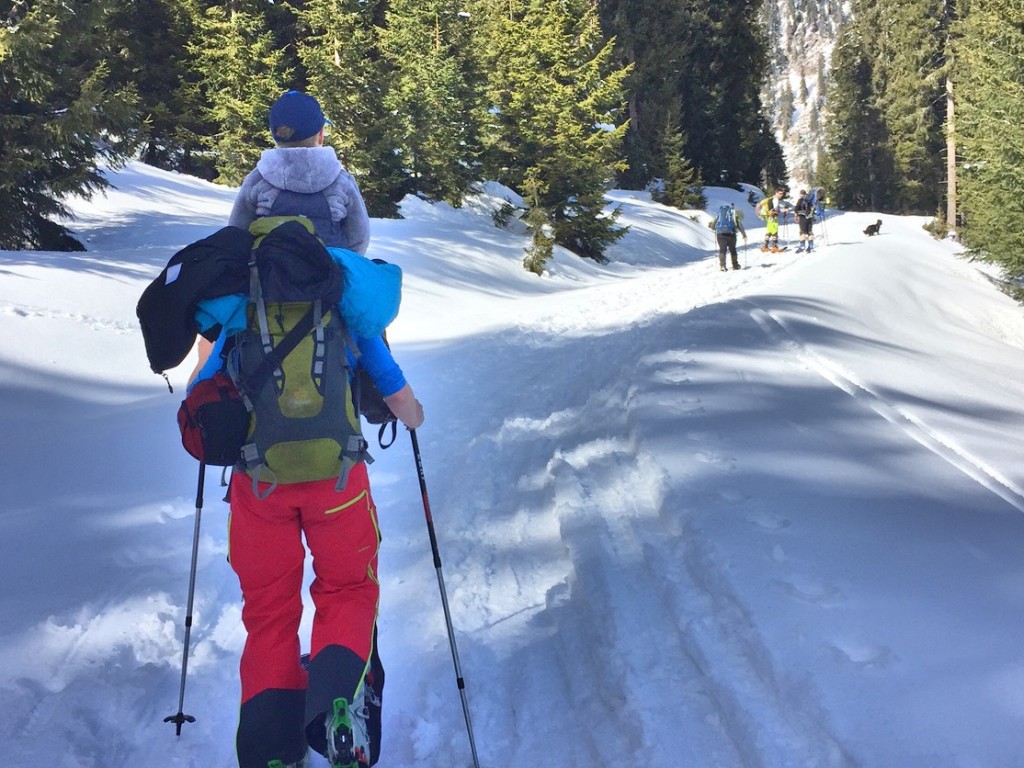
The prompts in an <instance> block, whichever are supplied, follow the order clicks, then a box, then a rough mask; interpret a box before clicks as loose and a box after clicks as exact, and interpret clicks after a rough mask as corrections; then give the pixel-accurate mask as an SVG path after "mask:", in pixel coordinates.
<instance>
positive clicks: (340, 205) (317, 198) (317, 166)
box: [228, 147, 370, 255]
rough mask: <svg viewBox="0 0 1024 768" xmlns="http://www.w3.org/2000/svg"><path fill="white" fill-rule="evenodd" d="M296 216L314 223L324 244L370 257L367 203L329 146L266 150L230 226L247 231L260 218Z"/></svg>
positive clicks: (237, 200) (245, 185)
mask: <svg viewBox="0 0 1024 768" xmlns="http://www.w3.org/2000/svg"><path fill="white" fill-rule="evenodd" d="M282 192H285V193H293V194H284V195H282ZM294 215H304V216H308V217H309V218H310V219H312V220H313V223H314V225H316V229H317V234H319V235H320V237H321V238H322V239H323V240H324V242H325V244H326V245H328V246H333V247H336V248H347V249H348V250H350V251H355V252H356V253H360V254H364V255H365V254H366V248H367V246H368V245H369V244H370V217H369V216H368V215H367V213H366V204H365V203H364V202H363V196H362V195H361V194H359V187H358V186H356V181H355V179H353V178H352V174H350V173H349V172H348V171H346V170H345V168H344V167H343V166H342V164H341V161H339V160H338V156H337V155H336V154H335V152H334V150H333V149H332V148H331V147H275V148H274V149H267V150H265V151H264V152H263V154H262V156H261V157H260V159H259V162H258V163H256V168H255V170H253V171H252V172H251V173H249V175H248V176H246V177H245V181H243V182H242V186H241V188H240V189H239V190H238V197H236V198H235V205H234V207H233V208H232V209H231V216H230V218H229V219H228V224H229V225H230V226H233V227H241V228H242V229H248V228H249V225H250V224H252V222H253V221H255V220H256V219H258V218H260V217H262V216H294Z"/></svg>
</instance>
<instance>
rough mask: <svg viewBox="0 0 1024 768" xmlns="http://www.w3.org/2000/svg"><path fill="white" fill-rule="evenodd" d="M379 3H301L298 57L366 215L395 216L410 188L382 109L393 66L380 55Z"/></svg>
mask: <svg viewBox="0 0 1024 768" xmlns="http://www.w3.org/2000/svg"><path fill="white" fill-rule="evenodd" d="M386 11H387V3H386V2H384V0H305V3H304V5H303V7H302V9H301V11H300V16H301V18H302V20H303V22H304V23H305V25H306V27H307V28H308V35H307V36H306V37H305V38H304V39H303V40H302V41H301V42H300V43H299V58H300V60H301V61H302V64H303V66H304V68H305V70H306V72H307V75H308V78H309V87H310V91H311V92H312V93H313V94H314V95H316V97H317V98H318V99H319V100H320V103H321V104H322V105H323V108H324V111H325V112H326V113H327V116H328V118H329V119H330V120H331V121H332V123H333V124H334V125H333V128H332V129H331V132H330V136H329V139H328V140H329V142H330V144H331V145H332V146H333V147H335V149H337V150H338V153H339V155H340V156H341V158H342V161H343V162H344V164H345V166H346V167H347V168H348V170H349V171H350V172H351V173H352V174H353V175H354V176H355V177H356V179H357V181H358V182H359V189H360V192H362V194H363V198H364V199H365V201H366V207H367V209H368V211H369V213H370V215H371V216H376V217H396V216H397V215H398V202H399V201H400V200H401V199H402V198H403V197H404V196H405V195H406V193H407V192H408V191H409V189H410V185H409V182H408V170H407V169H406V167H405V165H404V163H405V158H404V157H403V156H402V152H401V147H402V138H401V133H402V131H401V127H400V126H399V125H397V124H396V120H395V119H394V118H393V116H392V115H391V114H390V113H389V112H388V109H387V106H386V105H387V104H388V103H389V100H390V92H391V89H392V88H393V87H394V78H395V70H394V65H393V63H392V62H391V61H390V60H389V59H387V58H386V57H385V56H384V55H383V52H382V45H381V37H382V33H383V29H384V25H385V14H386Z"/></svg>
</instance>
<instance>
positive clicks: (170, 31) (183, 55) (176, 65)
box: [107, 0, 214, 178]
mask: <svg viewBox="0 0 1024 768" xmlns="http://www.w3.org/2000/svg"><path fill="white" fill-rule="evenodd" d="M189 10H190V9H189V6H188V5H187V4H183V3H181V2H180V1H179V0H118V2H117V7H116V10H115V13H114V14H112V16H111V17H110V21H109V27H108V30H107V35H108V44H109V45H110V48H111V50H112V52H113V54H114V55H113V58H112V63H111V71H110V76H109V82H110V83H111V85H112V86H113V87H125V86H131V87H134V88H135V90H136V91H137V93H138V109H139V112H140V120H139V121H138V124H137V125H136V126H134V132H135V133H137V135H138V139H139V142H140V144H141V152H140V155H139V159H140V160H142V161H143V162H145V163H148V164H149V165H154V166H156V167H158V168H164V169H166V170H177V171H181V172H183V173H188V174H192V175H196V176H204V177H206V178H212V177H213V175H214V171H213V167H212V163H210V162H209V161H208V160H207V159H206V158H204V157H202V155H203V154H204V153H203V143H202V139H201V137H203V136H207V135H210V134H212V133H214V128H213V126H212V124H211V123H209V122H207V121H206V119H205V113H204V108H203V105H202V103H201V102H200V101H199V100H198V99H197V98H196V96H197V95H198V91H197V90H196V89H195V88H193V87H192V83H191V81H192V80H194V75H193V73H192V72H191V68H190V62H189V52H188V42H189V41H190V40H192V39H193V38H194V32H195V30H194V27H193V24H192V21H193V19H192V17H191V15H190V13H189Z"/></svg>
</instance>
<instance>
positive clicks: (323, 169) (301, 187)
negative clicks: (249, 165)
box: [256, 147, 342, 194]
mask: <svg viewBox="0 0 1024 768" xmlns="http://www.w3.org/2000/svg"><path fill="white" fill-rule="evenodd" d="M256 170H257V171H259V172H260V175H261V176H262V177H263V178H264V179H266V180H267V181H268V182H270V183H271V184H273V185H274V186H275V187H277V188H278V189H287V190H289V191H291V192H299V193H303V194H308V193H310V192H320V191H321V190H324V189H326V188H327V187H329V186H330V185H331V183H332V182H333V181H334V180H335V179H337V178H338V174H339V173H341V171H342V167H341V162H340V161H339V160H338V156H337V155H336V154H335V153H334V150H333V149H332V148H331V147H286V148H282V147H275V148H274V149H267V150H264V152H263V154H262V155H261V156H260V159H259V162H257V163H256Z"/></svg>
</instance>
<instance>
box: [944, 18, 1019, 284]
mask: <svg viewBox="0 0 1024 768" xmlns="http://www.w3.org/2000/svg"><path fill="white" fill-rule="evenodd" d="M965 11H966V12H965V13H963V14H962V16H961V20H960V21H959V22H958V23H957V25H956V27H955V32H956V36H955V38H954V40H955V45H954V51H955V54H954V55H955V66H954V77H955V82H956V94H957V106H956V110H957V134H958V136H959V144H958V152H959V154H960V155H961V164H960V168H959V180H960V192H959V197H960V210H961V213H962V216H963V227H962V230H961V236H962V238H963V240H964V242H965V243H966V244H967V245H968V246H969V248H970V249H971V252H972V254H974V255H975V256H977V257H980V258H983V259H986V260H989V261H993V262H997V263H999V264H1001V265H1002V266H1003V267H1004V268H1005V269H1006V271H1007V274H1008V275H1009V276H1010V277H1012V278H1017V279H1019V278H1021V277H1024V195H1022V194H1021V190H1022V189H1024V107H1022V105H1024V9H1022V8H1021V6H1020V3H1018V2H1011V0H988V1H986V2H978V1H977V0H972V1H971V2H970V3H967V4H965Z"/></svg>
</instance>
